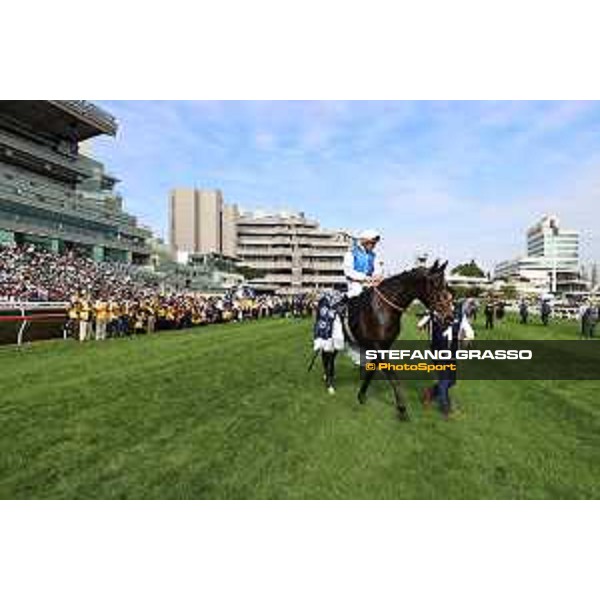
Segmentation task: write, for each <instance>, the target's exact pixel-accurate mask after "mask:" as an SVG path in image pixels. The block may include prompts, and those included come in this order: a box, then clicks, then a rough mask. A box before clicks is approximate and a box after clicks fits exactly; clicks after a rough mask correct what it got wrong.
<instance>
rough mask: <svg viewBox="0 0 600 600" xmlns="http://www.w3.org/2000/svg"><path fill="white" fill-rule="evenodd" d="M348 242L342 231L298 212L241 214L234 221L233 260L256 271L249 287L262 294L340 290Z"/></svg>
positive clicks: (346, 235)
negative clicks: (235, 244) (235, 238)
mask: <svg viewBox="0 0 600 600" xmlns="http://www.w3.org/2000/svg"><path fill="white" fill-rule="evenodd" d="M350 242H351V238H350V236H349V235H348V234H347V233H345V232H343V231H328V230H324V229H321V228H320V227H319V223H318V222H317V221H315V220H313V219H309V218H307V217H305V215H304V214H303V213H284V212H281V213H274V214H264V213H245V214H242V215H240V216H239V218H238V221H237V256H238V257H239V258H240V259H241V260H242V261H243V264H244V265H246V266H249V267H251V268H252V269H256V270H257V271H259V272H260V273H261V275H260V276H259V277H257V278H255V279H253V280H252V281H250V282H249V283H250V285H252V286H253V287H255V288H256V289H259V290H264V291H271V292H280V293H296V292H302V291H307V290H311V289H327V288H334V287H338V286H343V285H344V281H345V280H344V273H343V258H344V254H345V252H346V250H347V249H348V247H349V245H350Z"/></svg>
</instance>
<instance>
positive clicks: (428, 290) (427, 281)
mask: <svg viewBox="0 0 600 600" xmlns="http://www.w3.org/2000/svg"><path fill="white" fill-rule="evenodd" d="M447 265H448V261H446V262H445V263H442V264H439V262H438V261H437V260H436V261H435V263H433V265H432V266H431V267H429V268H425V269H424V270H423V271H424V273H423V277H422V278H421V280H420V282H419V285H418V287H417V290H416V291H417V297H418V298H419V300H420V301H421V302H422V303H423V304H424V305H425V306H426V307H427V308H428V309H429V310H431V311H433V312H434V313H436V314H437V316H438V317H439V318H440V319H441V320H442V321H443V322H444V323H447V324H450V322H451V321H452V319H453V318H454V306H453V304H452V293H451V292H450V290H449V288H448V285H447V283H446V278H445V277H444V271H445V270H446V266H447Z"/></svg>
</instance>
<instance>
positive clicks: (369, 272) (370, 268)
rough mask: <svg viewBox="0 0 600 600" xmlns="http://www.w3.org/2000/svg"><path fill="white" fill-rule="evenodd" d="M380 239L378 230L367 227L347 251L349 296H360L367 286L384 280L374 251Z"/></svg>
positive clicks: (346, 272)
mask: <svg viewBox="0 0 600 600" xmlns="http://www.w3.org/2000/svg"><path fill="white" fill-rule="evenodd" d="M380 239H381V236H380V235H379V233H378V232H377V231H375V230H374V229H365V230H364V231H362V232H361V233H360V234H359V235H358V238H357V239H355V240H354V243H353V244H352V248H351V249H350V250H348V252H346V255H345V256H344V275H345V276H346V281H347V282H348V298H353V297H354V296H358V295H359V294H360V293H361V292H362V291H363V289H364V288H365V287H367V286H377V285H379V284H380V283H381V281H382V280H383V275H382V268H381V267H382V265H381V263H380V262H379V261H378V260H377V255H376V254H375V252H374V249H375V246H376V245H377V242H379V240H380Z"/></svg>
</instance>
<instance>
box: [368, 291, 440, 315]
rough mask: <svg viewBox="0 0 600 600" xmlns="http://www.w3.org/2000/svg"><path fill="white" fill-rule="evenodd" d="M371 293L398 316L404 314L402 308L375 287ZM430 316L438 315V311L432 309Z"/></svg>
mask: <svg viewBox="0 0 600 600" xmlns="http://www.w3.org/2000/svg"><path fill="white" fill-rule="evenodd" d="M372 289H373V291H374V292H375V294H376V295H377V296H378V297H379V298H380V299H381V300H382V301H383V302H385V304H387V305H388V306H389V307H390V308H393V309H394V310H395V311H397V312H399V313H400V314H402V313H403V312H404V310H405V309H404V308H402V307H401V306H398V305H397V304H396V303H394V302H392V301H391V300H390V299H389V298H388V297H387V296H386V295H385V294H384V293H383V292H382V291H381V290H380V289H379V288H378V287H377V286H373V288H372ZM431 313H432V314H438V311H437V310H436V309H433V310H432V311H431Z"/></svg>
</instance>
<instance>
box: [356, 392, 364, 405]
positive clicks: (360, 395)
mask: <svg viewBox="0 0 600 600" xmlns="http://www.w3.org/2000/svg"><path fill="white" fill-rule="evenodd" d="M356 398H357V399H358V403H359V404H364V403H365V402H366V401H367V397H366V396H365V394H358V396H357V397H356Z"/></svg>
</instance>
